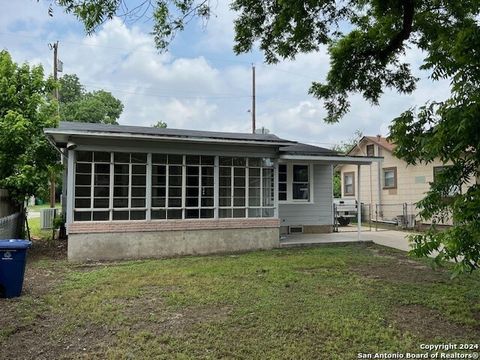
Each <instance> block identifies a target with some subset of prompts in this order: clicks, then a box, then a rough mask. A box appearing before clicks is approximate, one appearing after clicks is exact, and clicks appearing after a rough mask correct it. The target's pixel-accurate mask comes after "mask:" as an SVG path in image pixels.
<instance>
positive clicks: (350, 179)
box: [343, 172, 355, 196]
mask: <svg viewBox="0 0 480 360" xmlns="http://www.w3.org/2000/svg"><path fill="white" fill-rule="evenodd" d="M343 195H344V196H354V195H355V173H354V172H346V173H344V174H343Z"/></svg>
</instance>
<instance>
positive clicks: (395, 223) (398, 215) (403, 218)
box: [372, 203, 417, 230]
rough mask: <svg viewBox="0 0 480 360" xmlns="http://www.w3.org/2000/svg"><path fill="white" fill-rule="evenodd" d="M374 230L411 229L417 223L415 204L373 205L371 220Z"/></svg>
mask: <svg viewBox="0 0 480 360" xmlns="http://www.w3.org/2000/svg"><path fill="white" fill-rule="evenodd" d="M372 220H373V222H374V224H375V229H376V230H382V229H391V228H402V229H413V228H415V225H416V222H417V209H416V206H415V204H408V203H400V204H375V214H374V218H373V219H372Z"/></svg>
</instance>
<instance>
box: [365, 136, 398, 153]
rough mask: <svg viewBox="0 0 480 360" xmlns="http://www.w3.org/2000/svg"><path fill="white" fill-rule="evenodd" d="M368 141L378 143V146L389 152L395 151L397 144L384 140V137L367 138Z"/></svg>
mask: <svg viewBox="0 0 480 360" xmlns="http://www.w3.org/2000/svg"><path fill="white" fill-rule="evenodd" d="M365 138H367V139H368V140H370V141H371V142H374V143H376V144H377V145H380V146H381V147H383V148H385V149H387V150H388V151H393V150H394V149H395V144H393V143H391V142H389V141H388V140H387V138H384V137H383V136H378V135H377V136H365Z"/></svg>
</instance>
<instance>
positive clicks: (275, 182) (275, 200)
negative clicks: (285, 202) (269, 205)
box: [273, 159, 279, 218]
mask: <svg viewBox="0 0 480 360" xmlns="http://www.w3.org/2000/svg"><path fill="white" fill-rule="evenodd" d="M273 166H274V168H273V192H274V194H273V205H274V206H275V209H274V210H273V211H274V214H273V216H274V217H275V218H278V217H279V212H278V210H279V209H278V159H275V160H274V165H273Z"/></svg>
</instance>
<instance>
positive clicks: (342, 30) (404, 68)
mask: <svg viewBox="0 0 480 360" xmlns="http://www.w3.org/2000/svg"><path fill="white" fill-rule="evenodd" d="M58 4H59V5H60V6H63V7H64V8H65V10H66V11H67V12H70V13H73V14H75V15H76V16H77V17H78V18H79V19H81V20H82V21H83V23H84V24H85V28H86V30H87V32H92V31H95V29H96V27H97V26H99V25H100V24H101V23H103V22H104V21H105V20H107V19H109V18H112V17H113V16H115V15H119V14H120V15H124V16H129V15H131V14H140V15H138V16H140V17H141V14H142V12H141V11H140V12H139V7H136V8H132V9H129V8H128V4H126V2H125V1H122V0H101V1H100V0H59V1H58ZM142 4H143V5H140V7H141V6H148V8H146V10H147V12H148V9H153V14H150V15H152V17H153V22H154V25H153V30H152V34H153V36H154V40H155V43H156V45H157V47H158V48H159V49H161V50H164V49H166V48H167V47H168V45H169V43H170V41H171V40H172V38H173V37H174V36H175V34H176V33H177V32H178V31H181V30H183V29H184V28H185V25H186V24H187V23H188V22H189V21H190V20H191V19H192V18H194V17H200V18H203V19H207V18H208V17H209V16H210V14H211V4H210V1H208V0H158V1H155V2H153V1H146V2H144V3H142ZM231 7H232V9H233V10H235V11H236V12H237V13H238V16H237V18H236V20H235V46H234V51H235V52H236V53H245V52H248V51H250V50H252V49H253V47H254V46H255V47H256V46H258V47H259V48H260V50H261V51H262V52H263V53H264V55H265V61H266V62H267V63H275V62H277V61H279V60H282V59H293V58H295V56H296V55H297V54H299V53H305V52H314V51H318V50H320V49H321V47H322V46H323V45H325V46H326V47H327V48H328V52H329V55H330V70H329V72H328V74H327V78H326V81H325V82H313V83H312V86H311V87H310V89H309V92H310V94H312V95H313V96H314V97H316V98H318V99H320V100H322V101H323V102H324V106H325V109H326V117H325V120H326V121H327V122H337V121H339V120H340V119H341V118H342V116H344V115H345V114H346V113H347V112H348V111H349V108H350V102H349V95H350V94H352V93H360V94H361V95H362V96H363V97H364V98H365V99H366V100H367V101H369V102H370V103H372V104H373V105H376V104H378V102H379V99H380V97H381V95H382V93H383V91H384V90H385V89H386V88H390V89H393V90H396V91H398V92H399V93H411V92H413V91H414V90H415V86H416V82H417V80H418V79H417V78H415V76H414V75H413V74H412V72H411V64H409V63H408V59H407V58H406V57H404V56H403V55H404V54H405V50H406V49H407V47H415V48H417V49H420V50H422V51H423V54H424V56H425V57H424V59H423V63H422V64H421V69H424V70H428V71H430V73H431V79H432V80H433V81H438V80H441V79H448V80H449V81H450V90H451V96H450V98H449V99H447V100H444V101H438V99H432V101H431V102H430V103H428V104H425V106H423V107H421V108H419V109H406V111H405V112H404V113H403V114H400V115H399V116H398V117H397V118H396V119H394V120H393V123H392V126H391V134H390V137H391V140H393V141H394V142H395V143H396V145H397V150H396V155H397V156H399V157H401V158H403V159H405V160H406V161H407V162H408V163H411V164H416V163H428V162H430V161H432V160H433V159H434V158H437V157H439V158H440V159H441V160H442V161H444V162H445V163H447V162H448V163H452V164H453V166H452V167H450V168H448V170H447V171H445V172H444V173H443V174H442V175H441V176H439V180H438V181H436V182H435V184H432V187H431V190H430V191H429V192H428V194H427V195H426V197H425V199H424V200H423V201H422V202H420V204H419V207H420V209H421V213H420V215H421V216H422V217H423V218H424V219H433V221H434V222H439V221H440V220H441V219H442V218H445V217H450V218H452V219H453V221H454V223H455V226H454V227H452V228H451V229H448V230H447V231H444V232H441V233H439V232H437V231H436V230H435V227H433V228H432V229H431V231H430V232H429V233H428V234H426V235H420V236H417V237H415V253H416V254H418V255H427V254H432V253H433V252H434V251H435V250H438V251H439V255H438V256H437V260H439V261H440V260H443V259H446V260H454V261H455V262H457V267H456V270H457V271H459V272H460V271H470V270H474V269H477V268H479V267H480V216H479V213H480V211H479V209H480V185H479V182H480V181H479V178H480V153H479V151H478V150H479V149H478V148H479V144H480V105H479V104H480V56H479V53H480V27H479V20H478V19H479V15H480V0H349V1H337V0H310V1H307V0H289V1H279V0H263V1H258V0H232V2H231ZM120 9H127V11H124V12H123V13H121V12H122V10H120ZM472 178H473V179H476V184H475V185H473V186H471V187H469V188H468V190H466V191H464V192H463V193H457V194H455V195H454V196H448V197H446V196H445V194H446V193H448V192H449V189H451V187H452V186H454V185H458V184H465V183H467V182H468V181H469V180H470V179H472Z"/></svg>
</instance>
